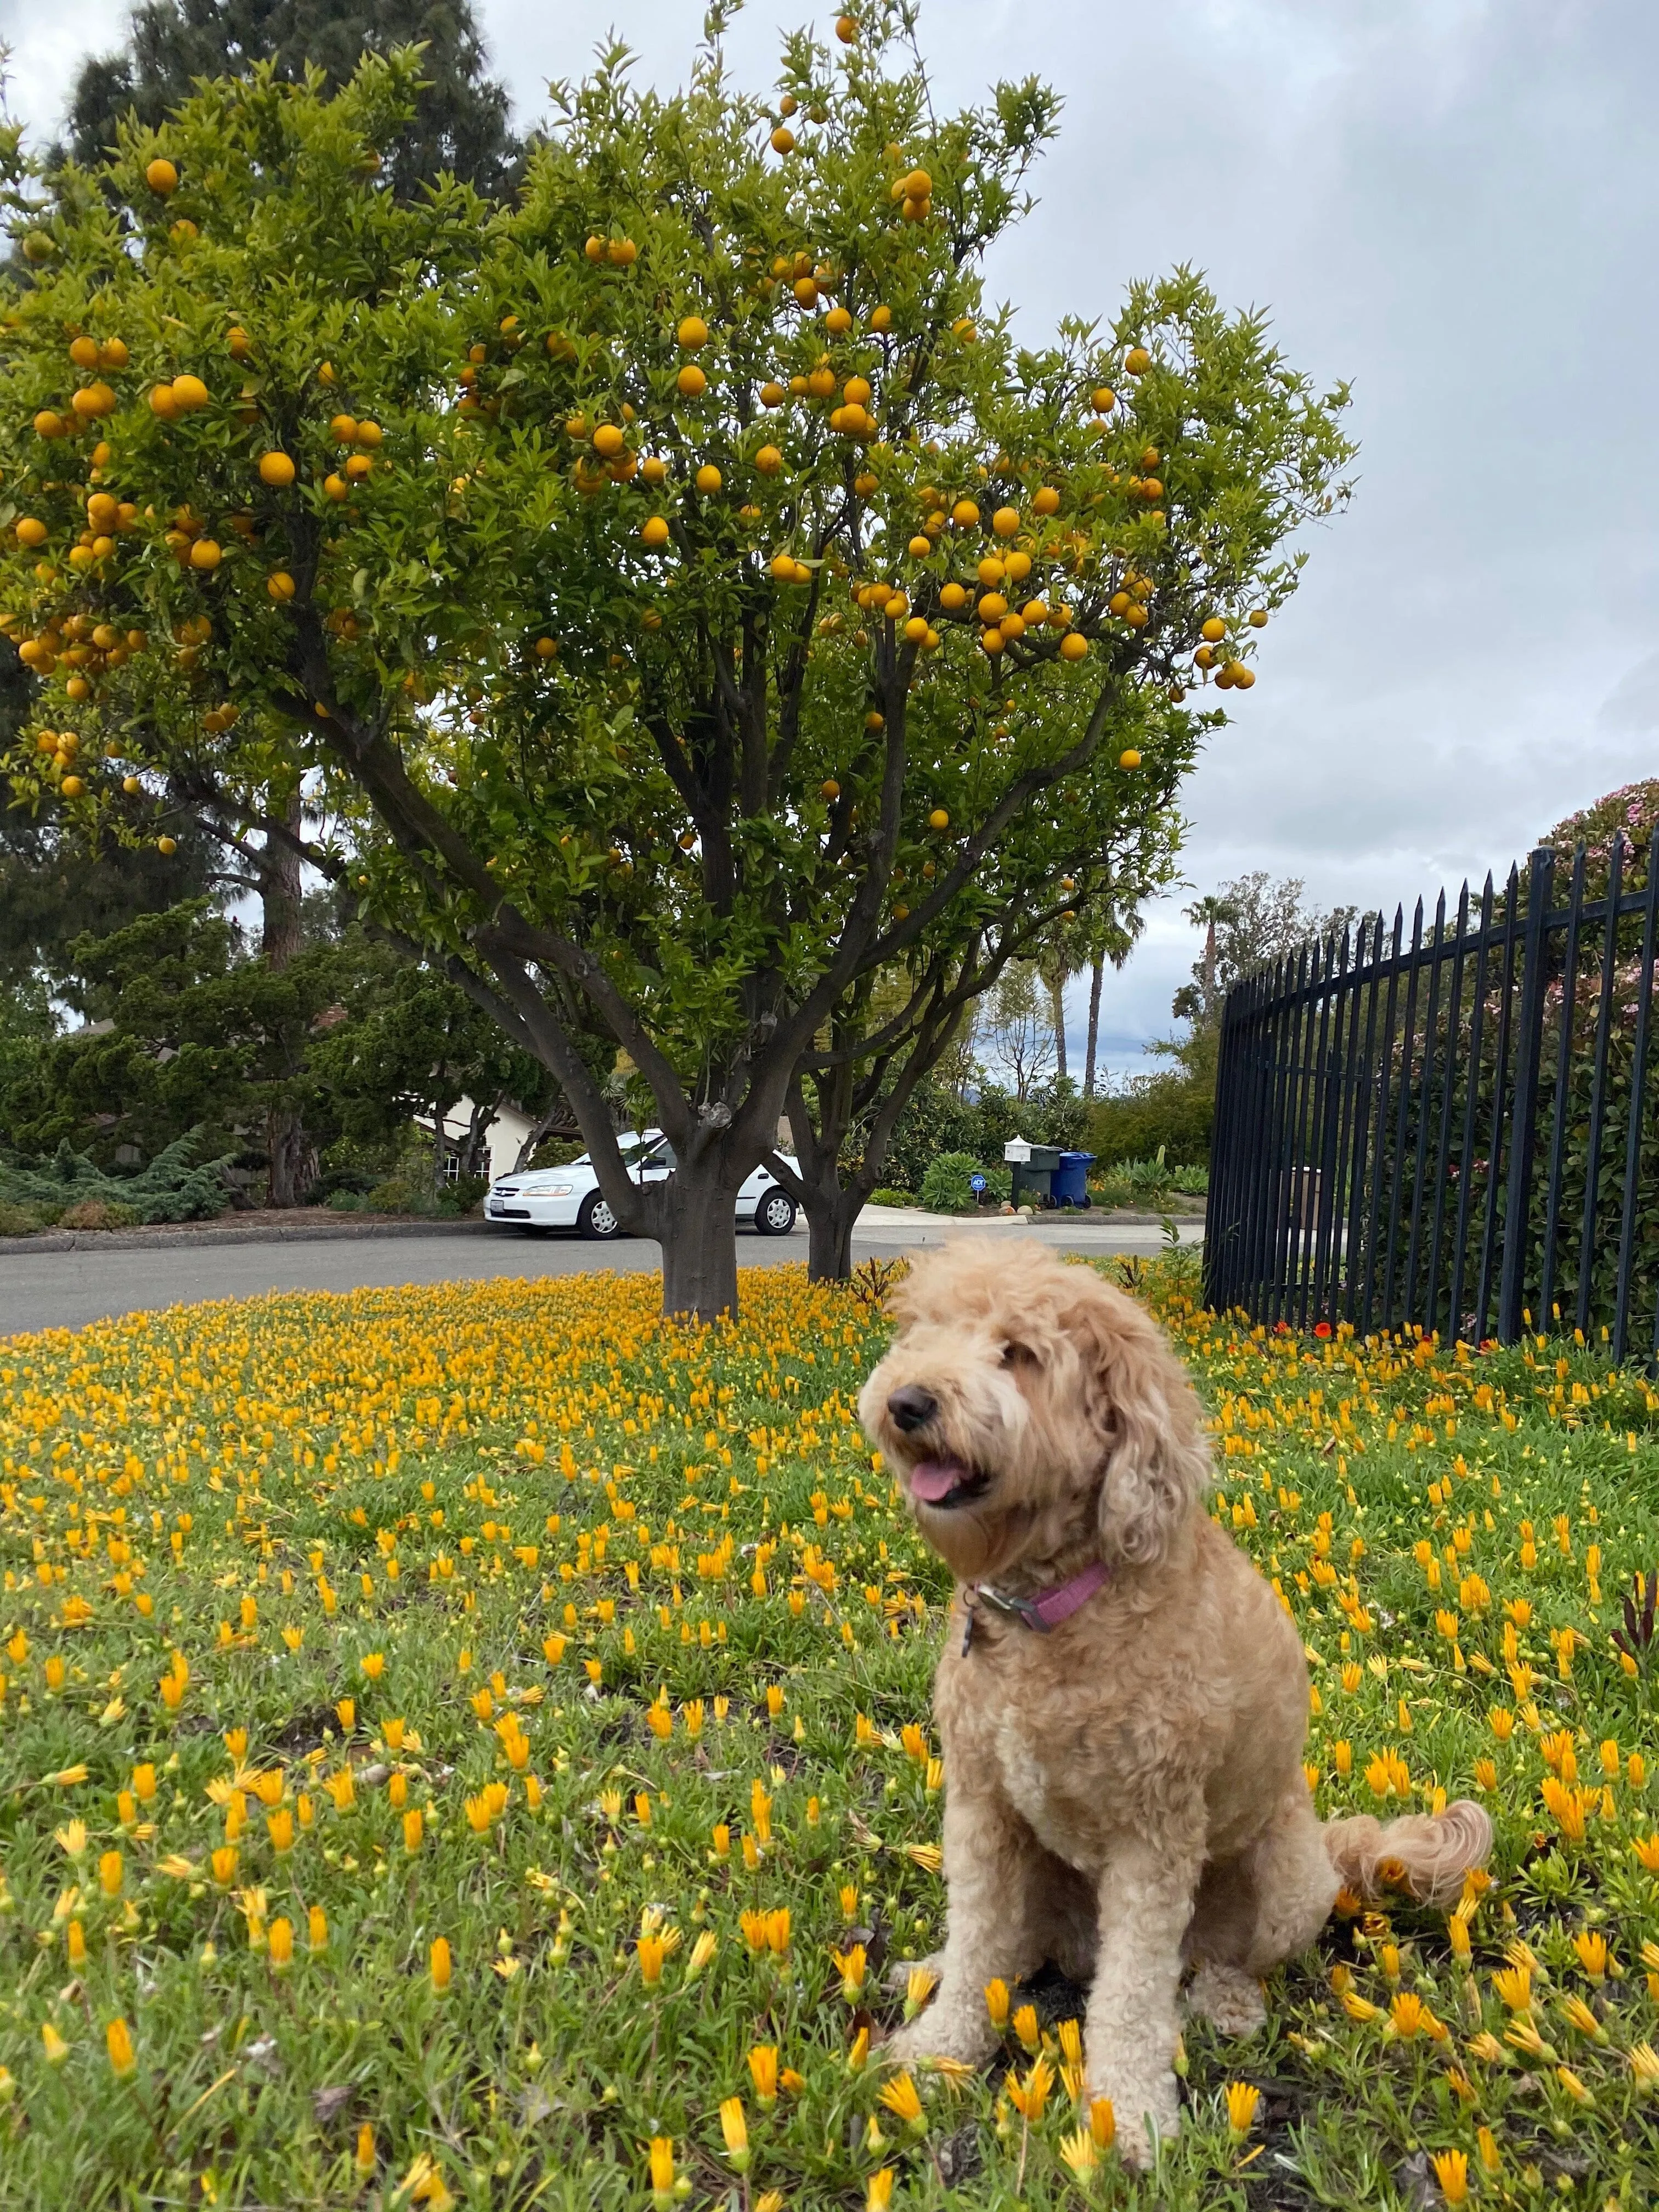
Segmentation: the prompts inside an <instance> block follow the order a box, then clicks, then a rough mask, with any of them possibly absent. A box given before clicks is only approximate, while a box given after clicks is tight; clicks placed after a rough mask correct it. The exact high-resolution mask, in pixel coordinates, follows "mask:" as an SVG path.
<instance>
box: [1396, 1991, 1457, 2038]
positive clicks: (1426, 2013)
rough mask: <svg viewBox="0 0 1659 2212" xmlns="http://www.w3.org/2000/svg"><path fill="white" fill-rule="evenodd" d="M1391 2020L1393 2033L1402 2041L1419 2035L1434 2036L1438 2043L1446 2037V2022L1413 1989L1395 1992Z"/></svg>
mask: <svg viewBox="0 0 1659 2212" xmlns="http://www.w3.org/2000/svg"><path fill="white" fill-rule="evenodd" d="M1389 2026H1390V2027H1391V2029H1392V2031H1393V2033H1395V2035H1397V2036H1398V2037H1399V2038H1400V2039H1401V2041H1402V2042H1407V2043H1408V2042H1410V2041H1411V2039H1412V2038H1413V2036H1418V2035H1426V2036H1430V2037H1432V2039H1434V2041H1436V2042H1437V2043H1443V2042H1444V2041H1445V2039H1446V2028H1445V2024H1444V2022H1443V2021H1439V2020H1437V2019H1436V2017H1435V2015H1433V2013H1431V2011H1430V2009H1429V2008H1428V2006H1427V2005H1425V2003H1424V2002H1423V2000H1422V1998H1421V1997H1419V1996H1418V1995H1417V1993H1416V1991H1415V1990H1397V1991H1396V1992H1395V1996H1394V1997H1393V1998H1392V2000H1391V2001H1390V2002H1389Z"/></svg>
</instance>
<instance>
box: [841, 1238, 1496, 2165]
mask: <svg viewBox="0 0 1659 2212" xmlns="http://www.w3.org/2000/svg"><path fill="white" fill-rule="evenodd" d="M893 1306H894V1310H895V1313H896V1317H897V1319H898V1322H899V1324H900V1327H899V1333H898V1334H897V1336H896V1339H895V1340H894V1342H893V1344H892V1346H891V1347H890V1350H889V1351H888V1353H887V1355H886V1357H885V1358H884V1359H883V1360H882V1362H881V1364H879V1366H878V1367H877V1368H876V1370H875V1371H874V1372H873V1373H872V1375H871V1376H870V1378H869V1380H868V1381H867V1382H866V1384H865V1386H864V1389H863V1391H862V1393H861V1395H860V1401H859V1413H860V1419H862V1421H863V1423H864V1426H865V1428H866V1431H868V1433H869V1436H870V1437H871V1439H872V1442H873V1443H876V1444H877V1445H878V1446H879V1448H880V1449H881V1450H882V1452H883V1453H884V1455H885V1456H886V1458H887V1461H888V1463H889V1464H890V1467H891V1468H893V1469H894V1471H895V1472H896V1474H897V1476H898V1478H899V1480H900V1482H901V1484H902V1487H903V1489H904V1491H905V1492H906V1494H907V1496H908V1499H909V1502H910V1505H911V1509H912V1510H913V1511H914V1513H915V1517H916V1521H917V1523H918V1525H919V1526H920V1528H921V1533H922V1534H923V1535H924V1536H925V1537H926V1538H927V1541H928V1542H929V1543H930V1544H931V1545H932V1546H933V1548H934V1549H935V1550H936V1551H937V1552H939V1553H940V1554H941V1555H942V1557H943V1558H944V1559H945V1561H946V1563H947V1564H948V1565H949V1566H950V1567H951V1571H953V1573H954V1574H955V1576H956V1578H957V1589H956V1597H955V1602H954V1604H953V1606H952V1607H951V1621H950V1626H949V1629H948V1631H947V1633H946V1638H945V1650H944V1655H943V1656H942V1657H941V1659H940V1661H939V1673H938V1677H937V1680H936V1683H935V1687H934V1708H935V1711H936V1713H937V1717H938V1721H939V1734H940V1737H941V1740H942V1743H943V1748H944V1753H945V1884H946V1889H947V1893H948V1906H949V1911H948V1917H947V1934H946V1939H945V1949H944V1952H943V1954H941V1956H940V1958H939V1960H938V1961H937V1962H936V1963H937V1964H938V1966H939V1986H938V1990H937V1993H936V1995H935V1996H934V1998H933V2003H932V2005H931V2006H930V2008H928V2009H927V2011H926V2012H925V2013H923V2014H922V2015H921V2017H920V2018H919V2019H917V2020H916V2021H914V2022H913V2023H912V2024H911V2025H910V2026H909V2027H907V2028H905V2029H904V2030H902V2032H901V2033H900V2034H899V2035H898V2036H897V2037H896V2038H895V2039H894V2042H893V2044H892V2045H890V2046H889V2047H890V2051H891V2052H892V2054H893V2056H894V2057H896V2058H900V2059H902V2060H904V2061H907V2062H914V2061H919V2060H921V2059H924V2058H925V2057H928V2056H930V2055H932V2056H938V2057H948V2058H953V2059H961V2060H966V2061H969V2062H975V2063H976V2062H979V2061H982V2060H983V2059H985V2058H987V2057H989V2055H990V2054H991V2051H993V2049H994V2045H995V2042H996V2037H995V2034H994V2031H993V2029H992V2027H991V2022H990V2019H989V2016H988V2014H987V2009H986V2003H985V1989H986V1984H987V1983H988V1982H990V1981H991V1980H993V1979H994V1978H1000V1979H1001V1980H1003V1981H1005V1982H1007V1983H1009V1984H1012V1983H1014V1982H1016V1981H1017V1980H1018V1979H1019V1978H1021V1977H1022V1976H1025V1975H1029V1974H1030V1973H1031V1972H1034V1971H1035V1970H1036V1968H1037V1967H1038V1966H1041V1965H1042V1962H1043V1960H1045V1959H1052V1960H1054V1961H1055V1962H1056V1963H1057V1964H1059V1965H1060V1966H1063V1967H1065V1968H1066V1971H1068V1972H1071V1973H1072V1974H1073V1976H1074V1978H1077V1979H1079V1981H1087V1982H1090V1983H1091V1984H1092V1987H1091V1994H1090V1997H1089V2004H1088V2019H1087V2022H1086V2050H1087V2075H1088V2086H1089V2093H1090V2095H1091V2097H1100V2096H1105V2097H1109V2098H1110V2099H1111V2100H1112V2104H1113V2106H1114V2108H1115V2111H1116V2113H1117V2116H1118V2121H1119V2140H1120V2142H1121V2145H1122V2148H1123V2149H1124V2152H1125V2154H1126V2155H1127V2156H1129V2157H1131V2158H1133V2159H1135V2160H1138V2161H1140V2162H1145V2161H1146V2160H1147V2159H1148V2158H1149V2157H1150V2156H1151V2155H1152V2154H1153V2153H1154V2152H1155V2150H1156V2147H1157V2141H1158V2136H1168V2135H1169V2134H1170V2132H1171V2131H1172V2130H1174V2129H1175V2127H1176V2124H1177V2118H1178V2104H1177V2096H1176V2077H1175V2072H1174V2067H1173V2060H1174V2056H1175V2047H1176V2033H1177V2003H1178V2001H1179V1996H1180V1990H1181V1984H1182V1975H1183V1972H1186V1971H1188V1970H1191V1973H1192V1980H1191V1985H1190V1988H1189V1990H1188V2003H1189V2004H1190V2005H1191V2007H1192V2008H1193V2009H1194V2010H1195V2011H1198V2012H1200V2013H1202V2014H1204V2015H1206V2016H1207V2017H1208V2018H1210V2019H1211V2020H1212V2021H1214V2022H1215V2023H1216V2025H1217V2026H1218V2027H1219V2028H1220V2029H1221V2030H1222V2031H1223V2033H1233V2034H1238V2033H1245V2032H1247V2031H1248V2030H1249V2029H1250V2028H1252V2027H1258V2026H1260V2025H1261V2021H1263V2019H1264V2018H1265V2013H1264V2010H1263V2006H1262V1997H1261V1982H1260V1977H1261V1976H1262V1975H1263V1974H1265V1973H1266V1972H1267V1970H1268V1969H1269V1968H1270V1967H1272V1966H1276V1965H1277V1964H1278V1963H1279V1961H1280V1960H1285V1959H1289V1958H1291V1957H1293V1956H1294V1955H1295V1954H1297V1953H1298V1952H1300V1951H1302V1950H1304V1948H1306V1947H1307V1945H1308V1944H1310V1942H1312V1941H1313V1939H1314V1937H1315V1936H1316V1934H1317V1933H1318V1931H1319V1929H1320V1928H1321V1926H1322V1924H1323V1923H1324V1921H1325V1918H1326V1917H1327V1915H1328V1913H1329V1911H1330V1910H1331V1906H1332V1905H1333V1903H1334V1900H1335V1897H1336V1893H1337V1891H1338V1888H1339V1887H1340V1886H1341V1885H1342V1884H1344V1883H1346V1884H1347V1885H1348V1886H1349V1887H1351V1888H1352V1889H1353V1890H1355V1891H1356V1892H1358V1893H1360V1894H1362V1895H1375V1894H1376V1893H1377V1891H1378V1888H1379V1886H1380V1881H1381V1880H1382V1879H1383V1878H1386V1880H1387V1881H1389V1882H1390V1883H1392V1884H1395V1885H1396V1886H1400V1887H1405V1888H1407V1889H1408V1890H1409V1891H1410V1892H1411V1893H1413V1895H1415V1896H1416V1897H1418V1898H1419V1899H1425V1900H1431V1901H1434V1902H1437V1903H1444V1902H1448V1901H1449V1900H1451V1899H1455V1897H1456V1896H1457V1895H1458V1893H1459V1891H1460V1889H1461V1887H1462V1881H1463V1877H1464V1875H1465V1874H1466V1873H1467V1872H1468V1870H1469V1869H1471V1868H1474V1867H1476V1866H1478V1865H1479V1864H1480V1863H1481V1861H1482V1860H1483V1859H1484V1858H1485V1857H1486V1853H1487V1851H1488V1850H1489V1849H1490V1846H1491V1841H1492V1824H1491V1822H1490V1820H1488V1819H1487V1817H1486V1814H1485V1813H1484V1812H1483V1811H1482V1810H1481V1808H1480V1807H1479V1806H1478V1805H1475V1804H1473V1803H1471V1802H1468V1800H1467V1799H1464V1800H1460V1801H1459V1802H1456V1803H1455V1804H1452V1805H1449V1806H1448V1807H1447V1808H1446V1810H1445V1811H1444V1812H1443V1814H1440V1815H1439V1816H1438V1817H1431V1816H1428V1815H1425V1814H1418V1815H1413V1816H1408V1817H1407V1818H1404V1819H1401V1820H1391V1821H1389V1823H1388V1824H1387V1826H1383V1825H1382V1824H1381V1823H1379V1822H1378V1821H1376V1820H1372V1819H1370V1817H1368V1816H1367V1817H1361V1818H1358V1819H1354V1820H1332V1821H1327V1822H1324V1823H1322V1822H1321V1821H1320V1820H1319V1817H1318V1815H1317V1814H1316V1813H1315V1811H1314V1808H1313V1803H1312V1800H1311V1798H1310V1795H1309V1790H1308V1784H1307V1779H1306V1778H1305V1776H1304V1772H1303V1767H1302V1753H1303V1740H1304V1734H1305V1730H1306V1725H1307V1713H1308V1674H1307V1666H1306V1662H1305V1659H1304V1654H1303V1650H1302V1642H1301V1638H1300V1637H1299V1636H1298V1635H1297V1631H1296V1629H1295V1627H1294V1626H1292V1624H1291V1620H1289V1618H1288V1617H1287V1615H1286V1613H1285V1610H1284V1607H1282V1606H1281V1604H1280V1602H1279V1599H1278V1597H1277V1596H1276V1595H1275V1594H1274V1592H1273V1590H1272V1589H1270V1588H1269V1586H1268V1584H1267V1583H1266V1582H1265V1581H1264V1580H1263V1579H1262V1577H1261V1575H1260V1574H1258V1573H1257V1571H1256V1570H1255V1567H1254V1566H1253V1565H1251V1563H1250V1561H1249V1559H1246V1558H1245V1556H1244V1554H1243V1553H1242V1552H1241V1551H1239V1550H1238V1549H1237V1547H1236V1546H1235V1545H1234V1544H1233V1543H1232V1541H1231V1539H1230V1538H1229V1537H1228V1536H1227V1535H1225V1534H1224V1533H1223V1531H1222V1530H1221V1529H1220V1528H1218V1527H1217V1526H1216V1525H1215V1523H1214V1522H1212V1520H1211V1519H1210V1517H1209V1516H1208V1514H1207V1513H1206V1511H1205V1510H1204V1506H1203V1504H1202V1503H1201V1498H1202V1492H1203V1491H1204V1487H1205V1485H1206V1480H1207V1479H1208V1475H1209V1455H1208V1451H1207V1449H1206V1443H1205V1438H1204V1434H1203V1431H1202V1428H1201V1425H1200V1413H1199V1407H1198V1403H1197V1401H1196V1399H1195V1398H1194V1394H1193V1390H1192V1387H1191V1385H1190V1383H1188V1379H1187V1376H1186V1372H1185V1370H1184V1369H1183V1368H1182V1366H1181V1364H1180V1363H1179V1361H1178V1360H1177V1359H1176V1356H1175V1354H1174V1352H1172V1351H1171V1349H1170V1346H1169V1344H1168V1342H1167V1341H1166V1340H1165V1339H1164V1334H1163V1333H1162V1331H1161V1330H1160V1329H1159V1328H1158V1325H1157V1324H1156V1322H1153V1321H1152V1319H1151V1318H1150V1317H1149V1316H1147V1315H1146V1313H1145V1312H1144V1311H1143V1310H1141V1308H1140V1307H1139V1306H1138V1305H1136V1304H1134V1303H1133V1300H1131V1299H1129V1298H1127V1297H1124V1296H1123V1295H1122V1294H1121V1292H1119V1291H1115V1290H1113V1289H1112V1288H1110V1287H1109V1285H1107V1284H1106V1283H1104V1282H1103V1281H1102V1279H1101V1278H1100V1277H1099V1276H1098V1275H1097V1273H1095V1272H1094V1271H1093V1270H1092V1269H1091V1268H1089V1267H1077V1266H1066V1265H1064V1264H1062V1263H1061V1262H1060V1261H1057V1260H1055V1259H1054V1258H1053V1257H1052V1256H1050V1255H1048V1253H1047V1252H1045V1251H1043V1250H1042V1249H1041V1247H1039V1246H1037V1245H1036V1244H1032V1243H1019V1244H1014V1245H1012V1246H1011V1245H1008V1244H1006V1243H1002V1242H1001V1241H1000V1239H999V1240H998V1241H997V1242H996V1243H994V1244H993V1243H990V1242H988V1241H987V1242H985V1243H979V1242H977V1241H975V1242H974V1243H968V1242H966V1241H962V1242H958V1243H954V1244H951V1245H949V1246H947V1247H946V1248H945V1249H944V1250H943V1251H942V1252H940V1253H939V1254H936V1255H930V1256H928V1257H926V1258H923V1259H921V1260H920V1261H918V1262H917V1264H916V1267H915V1272H914V1273H913V1274H912V1275H911V1276H910V1278H909V1279H908V1281H907V1282H906V1283H904V1284H903V1285H902V1286H901V1288H900V1289H899V1291H897V1292H896V1295H895V1297H894V1300H893Z"/></svg>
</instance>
